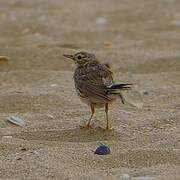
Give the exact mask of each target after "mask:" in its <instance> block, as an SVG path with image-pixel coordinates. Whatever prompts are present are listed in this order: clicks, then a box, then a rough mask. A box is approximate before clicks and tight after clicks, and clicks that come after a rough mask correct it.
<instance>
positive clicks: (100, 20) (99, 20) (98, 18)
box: [96, 17, 107, 25]
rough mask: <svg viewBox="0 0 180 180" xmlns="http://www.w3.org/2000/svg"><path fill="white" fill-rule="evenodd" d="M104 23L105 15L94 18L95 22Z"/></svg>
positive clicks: (105, 20)
mask: <svg viewBox="0 0 180 180" xmlns="http://www.w3.org/2000/svg"><path fill="white" fill-rule="evenodd" d="M106 23H107V19H106V18H105V17H97V18H96V24H100V25H103V24H106Z"/></svg>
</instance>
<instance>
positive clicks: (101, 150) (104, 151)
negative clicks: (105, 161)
mask: <svg viewBox="0 0 180 180" xmlns="http://www.w3.org/2000/svg"><path fill="white" fill-rule="evenodd" d="M110 153H111V150H110V149H109V147H108V146H106V145H101V146H99V147H98V148H97V149H96V151H95V152H94V154H98V155H107V154H110Z"/></svg>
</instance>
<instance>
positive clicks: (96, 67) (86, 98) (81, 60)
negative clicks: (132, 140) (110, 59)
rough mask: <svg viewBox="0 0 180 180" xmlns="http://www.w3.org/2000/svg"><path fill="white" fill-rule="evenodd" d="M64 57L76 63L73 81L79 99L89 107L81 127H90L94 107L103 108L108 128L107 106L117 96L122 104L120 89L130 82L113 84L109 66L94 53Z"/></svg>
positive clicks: (126, 88) (128, 87) (107, 127)
mask: <svg viewBox="0 0 180 180" xmlns="http://www.w3.org/2000/svg"><path fill="white" fill-rule="evenodd" d="M63 56H64V57H66V58H70V59H72V60H73V61H74V62H75V64H76V69H75V72H74V76H73V78H74V83H75V88H76V91H77V94H78V95H79V97H80V99H81V100H82V101H83V102H85V103H86V104H88V105H89V106H90V108H91V116H90V118H89V120H88V122H87V123H86V125H84V126H81V127H82V128H90V127H91V120H92V118H93V115H94V113H95V108H103V107H104V108H105V113H106V121H107V123H106V129H107V130H108V129H110V125H109V119H108V106H109V104H110V103H112V102H113V101H114V100H116V99H117V98H118V97H119V98H120V99H121V101H122V103H123V104H124V103H125V101H124V98H123V96H122V94H121V91H122V90H128V89H130V88H131V84H115V83H114V81H113V73H112V72H111V70H110V68H109V67H108V66H107V65H105V64H102V63H100V62H99V61H98V59H97V58H96V56H95V55H94V54H91V53H88V52H78V53H75V54H73V55H69V54H64V55H63Z"/></svg>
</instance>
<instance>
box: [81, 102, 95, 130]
mask: <svg viewBox="0 0 180 180" xmlns="http://www.w3.org/2000/svg"><path fill="white" fill-rule="evenodd" d="M90 107H91V116H90V118H89V120H88V122H87V124H86V125H84V126H80V128H82V129H83V128H91V120H92V118H93V115H94V113H95V109H94V106H93V105H92V104H90Z"/></svg>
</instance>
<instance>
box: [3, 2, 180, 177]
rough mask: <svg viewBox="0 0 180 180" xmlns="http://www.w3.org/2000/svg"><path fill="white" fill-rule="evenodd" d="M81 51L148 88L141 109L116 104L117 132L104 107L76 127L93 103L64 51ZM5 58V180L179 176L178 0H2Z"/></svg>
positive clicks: (113, 117) (112, 115) (141, 89)
mask: <svg viewBox="0 0 180 180" xmlns="http://www.w3.org/2000/svg"><path fill="white" fill-rule="evenodd" d="M79 50H87V51H89V52H92V53H94V54H96V55H97V57H98V58H99V60H100V61H102V62H103V63H109V64H110V65H111V68H112V70H113V71H114V78H115V80H116V82H131V83H134V84H135V87H136V88H137V89H138V91H139V92H140V93H141V95H142V101H143V102H144V107H143V108H142V109H138V108H134V107H128V106H127V105H126V106H123V105H122V104H121V103H120V102H118V101H117V102H116V103H115V104H114V105H113V106H112V107H111V110H110V113H109V115H110V119H111V123H112V127H113V128H114V130H113V131H111V132H104V131H102V130H100V129H98V128H97V127H98V126H101V127H104V126H105V123H106V122H105V119H104V116H105V114H104V111H103V110H98V112H97V113H96V118H95V119H94V126H95V129H92V130H80V129H79V125H81V124H83V123H84V122H85V121H86V120H87V119H88V118H89V108H88V107H87V106H86V105H84V104H82V103H81V102H80V100H79V99H78V97H77V95H76V92H75V89H74V84H73V79H72V76H73V70H74V64H73V63H72V62H71V61H68V60H67V59H65V58H63V57H62V54H63V53H74V52H77V51H79ZM0 56H6V57H7V58H9V60H8V61H6V60H4V59H1V60H0V102H1V103H0V178H1V179H17V180H21V179H38V180H41V179H62V180H63V179H77V180H78V179H82V180H84V179H85V180H86V179H89V180H94V179H97V180H99V179H109V180H110V179H113V180H116V179H117V180H119V179H120V180H122V179H123V180H124V179H126V180H129V179H131V180H157V179H158V180H159V179H160V180H171V179H172V180H179V179H180V1H179V0H150V1H146V0H136V1H135V0H119V1H117V0H101V1H96V0H91V1H85V0H74V1H73V0H52V1H49V0H29V1H25V0H24V1H23V0H9V1H7V0H1V1H0ZM12 115H14V116H18V117H20V118H23V119H24V120H25V122H26V125H25V127H19V126H16V125H13V124H11V123H9V122H8V121H7V120H6V118H7V117H9V116H12ZM99 142H102V143H105V144H106V145H108V146H109V147H110V148H111V151H112V152H111V154H110V155H107V156H98V155H94V153H93V151H94V150H95V149H96V147H97V146H98V145H99Z"/></svg>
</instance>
